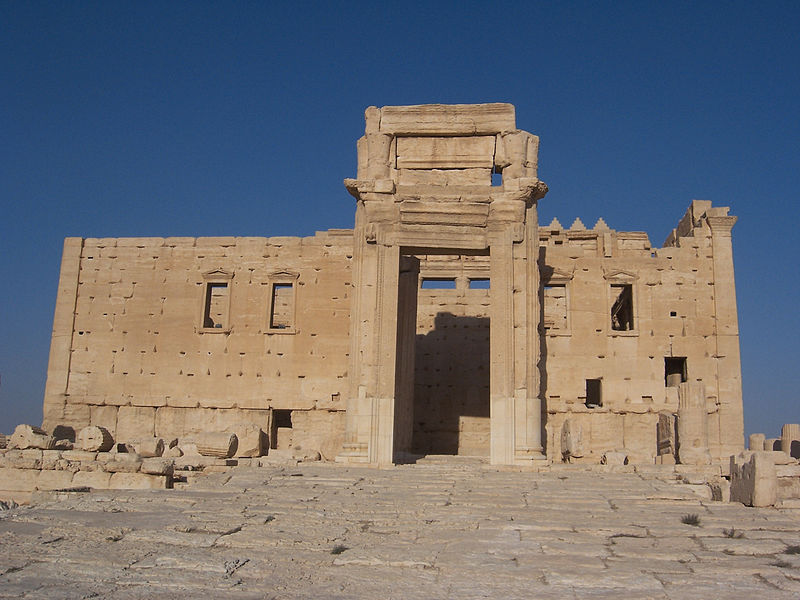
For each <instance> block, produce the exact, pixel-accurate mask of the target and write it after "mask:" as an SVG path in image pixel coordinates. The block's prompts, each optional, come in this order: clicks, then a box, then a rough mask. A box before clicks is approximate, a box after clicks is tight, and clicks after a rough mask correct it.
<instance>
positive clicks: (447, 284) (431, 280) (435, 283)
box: [421, 277, 456, 290]
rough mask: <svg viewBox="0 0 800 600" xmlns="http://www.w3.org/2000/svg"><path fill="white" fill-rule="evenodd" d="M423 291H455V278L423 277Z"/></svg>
mask: <svg viewBox="0 0 800 600" xmlns="http://www.w3.org/2000/svg"><path fill="white" fill-rule="evenodd" d="M421 287H422V289H423V290H454V289H456V280H455V277H423V278H422V286H421Z"/></svg>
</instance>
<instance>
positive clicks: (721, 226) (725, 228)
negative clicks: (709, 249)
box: [706, 216, 738, 235]
mask: <svg viewBox="0 0 800 600" xmlns="http://www.w3.org/2000/svg"><path fill="white" fill-rule="evenodd" d="M737 219H738V217H734V216H725V217H706V222H708V226H709V227H710V228H711V233H712V234H722V235H725V234H728V235H730V233H731V229H733V226H734V225H736V221H737Z"/></svg>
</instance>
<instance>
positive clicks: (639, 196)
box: [0, 0, 800, 436]
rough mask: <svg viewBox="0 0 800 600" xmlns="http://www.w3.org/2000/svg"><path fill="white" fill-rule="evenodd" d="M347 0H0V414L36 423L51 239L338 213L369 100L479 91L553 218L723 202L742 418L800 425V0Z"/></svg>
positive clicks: (619, 216)
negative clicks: (500, 107)
mask: <svg viewBox="0 0 800 600" xmlns="http://www.w3.org/2000/svg"><path fill="white" fill-rule="evenodd" d="M342 4H344V5H345V7H342V6H339V5H338V4H334V3H322V2H315V3H301V2H292V3H287V4H284V5H278V4H271V3H251V2H228V3H207V2H99V3H94V2H56V3H47V2H17V1H11V0H2V1H0V141H1V142H2V143H0V202H2V213H0V278H1V280H2V283H3V286H2V291H0V315H1V316H2V318H0V340H1V341H2V344H0V377H2V383H1V385H0V431H5V432H9V431H11V430H12V429H13V427H14V425H16V424H17V423H19V422H33V423H38V422H40V420H41V404H42V396H43V391H44V381H45V373H46V368H47V356H48V349H49V341H50V329H51V326H52V317H53V306H54V302H55V296H56V288H57V282H58V269H59V263H60V253H61V245H62V240H63V238H64V237H65V236H83V237H94V236H98V237H106V236H108V237H117V236H162V235H163V236H167V235H189V236H192V235H263V236H269V235H309V234H312V233H313V232H314V231H315V230H319V229H327V228H331V227H350V226H351V225H352V218H353V211H354V204H353V199H352V198H351V197H350V196H349V195H348V194H347V192H346V191H345V189H344V187H343V186H342V179H343V178H344V177H352V176H354V175H355V171H356V152H355V142H356V139H357V138H358V137H359V136H360V135H361V134H362V132H363V128H364V121H363V111H364V108H365V107H366V106H369V105H377V106H382V105H387V104H419V103H431V102H443V103H472V102H493V101H505V102H512V103H514V104H515V105H516V107H517V124H518V126H519V127H520V128H521V129H525V130H527V131H530V132H533V133H535V134H537V135H539V136H540V137H541V149H540V170H539V174H540V177H541V178H542V179H544V180H545V181H546V182H547V183H548V184H549V186H550V190H551V191H550V193H549V194H548V195H547V197H546V198H545V199H544V200H543V201H542V202H541V204H540V206H541V209H540V210H541V220H542V221H543V222H549V221H550V220H551V219H552V218H553V217H554V216H557V217H558V218H559V220H560V221H561V222H562V223H563V224H565V225H567V226H568V225H569V224H570V223H571V222H572V221H573V219H574V218H575V217H576V216H579V217H580V218H581V219H582V220H583V222H584V223H586V224H587V225H588V226H591V225H592V224H594V222H595V221H596V219H597V218H598V217H599V216H601V215H602V216H603V218H604V219H605V220H606V221H607V222H608V224H609V226H611V227H612V228H614V229H619V230H637V231H638V230H643V231H646V232H647V233H648V234H649V235H650V239H651V242H652V243H653V244H654V245H658V246H660V245H661V243H662V242H663V240H664V238H665V237H666V235H667V233H668V231H669V230H670V229H671V228H672V227H673V226H674V225H675V224H676V223H677V221H678V219H679V218H680V217H681V215H682V214H683V213H684V211H685V209H686V207H687V205H688V204H689V202H690V201H691V199H692V198H699V199H709V200H713V201H714V202H715V203H716V204H719V205H728V206H731V209H732V213H733V214H736V215H738V216H739V223H738V224H737V225H736V227H735V228H734V255H735V260H736V269H737V271H736V277H737V287H738V298H739V319H740V323H741V344H742V362H743V368H742V372H743V377H744V396H745V428H746V430H747V431H748V432H756V431H763V432H764V433H766V434H767V435H768V436H770V435H777V434H778V433H779V427H780V425H781V424H782V423H784V422H798V421H800V412H799V411H798V404H800V403H799V402H798V401H800V392H798V390H799V389H800V376H799V375H798V373H800V349H798V348H799V344H798V338H799V337H800V336H799V335H798V334H800V327H798V325H800V318H798V312H799V311H798V308H797V299H798V297H799V296H800V276H799V275H798V267H797V255H798V250H800V242H799V241H798V233H797V231H798V222H800V209H798V204H797V199H798V184H799V183H800V182H798V176H799V175H800V150H798V147H799V145H800V102H799V99H800V34H798V32H800V3H797V2H766V3H755V2H747V3H743V2H733V3H731V2H725V3H722V2H718V3H706V2H690V3H689V2H658V3H656V2H607V3H605V2H586V3H580V2H576V3H569V2H520V3H502V2H495V3H486V2H474V3H472V2H458V3H448V2H436V3H419V4H417V3H413V2H402V3H380V2H369V3H342ZM384 4H386V5H387V6H384Z"/></svg>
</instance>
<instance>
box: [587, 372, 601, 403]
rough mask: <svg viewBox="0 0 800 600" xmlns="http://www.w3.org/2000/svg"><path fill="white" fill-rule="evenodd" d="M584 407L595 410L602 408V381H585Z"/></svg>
mask: <svg viewBox="0 0 800 600" xmlns="http://www.w3.org/2000/svg"><path fill="white" fill-rule="evenodd" d="M586 406H588V407H589V408H597V407H599V406H603V380H602V379H587V380H586Z"/></svg>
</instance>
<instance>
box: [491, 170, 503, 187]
mask: <svg viewBox="0 0 800 600" xmlns="http://www.w3.org/2000/svg"><path fill="white" fill-rule="evenodd" d="M502 185H503V170H502V169H498V168H497V167H495V168H494V170H493V171H492V187H501V186H502Z"/></svg>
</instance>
